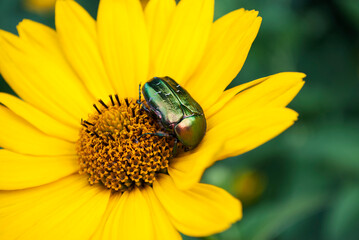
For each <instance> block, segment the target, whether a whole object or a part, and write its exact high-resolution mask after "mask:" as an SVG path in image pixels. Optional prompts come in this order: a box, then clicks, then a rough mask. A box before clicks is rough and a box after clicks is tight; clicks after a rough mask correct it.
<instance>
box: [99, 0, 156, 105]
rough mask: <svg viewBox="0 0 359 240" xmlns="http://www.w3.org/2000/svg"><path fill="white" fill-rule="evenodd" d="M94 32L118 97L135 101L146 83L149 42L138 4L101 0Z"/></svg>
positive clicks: (135, 2) (126, 0) (134, 2)
mask: <svg viewBox="0 0 359 240" xmlns="http://www.w3.org/2000/svg"><path fill="white" fill-rule="evenodd" d="M97 19H98V20H97V28H98V34H99V35H98V36H99V45H100V50H101V54H102V57H103V59H104V62H105V65H106V68H107V71H108V73H109V76H110V78H111V81H112V83H113V85H114V87H115V90H116V92H117V93H118V94H119V95H120V96H121V97H132V98H138V85H139V83H141V82H144V81H146V80H147V75H148V68H149V46H148V45H149V41H148V36H147V30H146V25H145V20H144V15H143V10H142V6H141V3H140V1H134V0H121V1H118V0H102V1H101V2H100V6H99V10H98V17H97Z"/></svg>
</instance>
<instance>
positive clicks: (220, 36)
mask: <svg viewBox="0 0 359 240" xmlns="http://www.w3.org/2000/svg"><path fill="white" fill-rule="evenodd" d="M257 14H258V12H256V11H243V10H237V11H234V12H231V13H229V14H227V15H226V16H224V17H222V18H220V19H218V20H217V21H216V22H215V23H214V25H213V28H212V31H211V35H210V37H209V42H208V45H207V48H206V50H205V54H204V56H203V58H202V61H201V63H200V65H199V66H198V69H197V70H196V72H195V73H194V74H193V76H191V78H190V80H189V81H188V84H187V85H186V88H187V90H188V91H189V92H190V93H191V94H192V95H193V97H194V98H195V99H196V101H198V102H199V103H200V104H201V106H202V107H203V108H204V109H208V108H209V107H210V106H211V105H212V104H214V103H215V102H216V100H217V99H218V97H219V96H220V95H221V94H222V92H223V91H224V89H225V88H226V87H227V86H228V84H229V83H230V82H231V81H232V80H233V79H234V78H235V77H236V75H237V74H238V73H239V71H240V70H241V68H242V66H243V64H244V62H245V60H246V58H247V55H248V52H249V49H250V47H251V45H252V43H253V41H254V39H255V37H256V36H257V33H258V30H259V27H260V24H261V18H260V17H257Z"/></svg>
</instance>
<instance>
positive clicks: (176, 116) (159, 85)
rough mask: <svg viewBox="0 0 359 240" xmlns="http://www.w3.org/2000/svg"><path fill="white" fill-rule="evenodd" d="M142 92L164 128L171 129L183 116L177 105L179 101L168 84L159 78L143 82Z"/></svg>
mask: <svg viewBox="0 0 359 240" xmlns="http://www.w3.org/2000/svg"><path fill="white" fill-rule="evenodd" d="M142 93H143V96H144V98H145V99H146V102H147V104H148V105H149V107H150V110H151V111H153V112H154V113H155V114H156V115H157V117H158V118H159V119H160V120H161V122H162V125H163V126H164V127H165V128H167V129H168V130H171V131H172V130H173V128H174V126H175V125H176V124H177V123H178V122H179V121H181V119H182V118H183V112H182V109H181V108H180V107H179V106H180V105H181V103H180V102H179V100H178V98H177V97H176V96H175V95H174V94H172V91H171V89H170V88H169V86H168V85H167V84H165V83H164V82H163V81H162V80H161V79H160V78H157V77H155V78H153V79H151V80H150V81H149V82H147V83H145V85H144V86H143V88H142Z"/></svg>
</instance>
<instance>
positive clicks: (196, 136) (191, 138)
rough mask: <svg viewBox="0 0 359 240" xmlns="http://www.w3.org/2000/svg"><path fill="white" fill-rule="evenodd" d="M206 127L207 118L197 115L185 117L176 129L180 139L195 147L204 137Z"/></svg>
mask: <svg viewBox="0 0 359 240" xmlns="http://www.w3.org/2000/svg"><path fill="white" fill-rule="evenodd" d="M206 129H207V123H206V118H205V117H204V116H203V115H197V116H191V117H188V118H185V119H183V120H182V121H181V122H179V123H178V124H177V125H176V127H175V129H174V130H175V133H176V135H177V138H178V140H180V141H181V142H182V143H183V144H184V145H185V146H187V147H189V148H195V147H196V146H197V145H198V144H199V143H200V142H201V140H202V139H203V137H204V135H205V133H206Z"/></svg>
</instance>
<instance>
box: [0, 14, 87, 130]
mask: <svg viewBox="0 0 359 240" xmlns="http://www.w3.org/2000/svg"><path fill="white" fill-rule="evenodd" d="M33 25H35V26H37V27H38V24H29V21H27V23H26V24H20V25H19V26H18V28H19V29H21V28H28V29H27V32H32V34H36V33H34V32H33V31H32V30H33V29H32V26H33ZM36 29H37V28H34V30H36ZM45 30H47V29H46V28H44V31H45ZM19 31H20V30H19ZM27 40H28V39H22V38H21V37H20V38H18V37H16V36H15V35H12V34H10V33H7V32H4V31H0V47H1V49H0V50H1V55H4V56H1V58H2V59H1V61H0V64H1V71H2V73H3V75H4V77H5V78H6V80H7V81H8V83H9V84H10V86H11V87H13V86H12V85H15V86H14V90H15V91H17V90H19V89H16V86H17V85H19V84H23V85H24V86H29V87H30V89H26V91H27V92H31V93H32V94H35V96H36V94H39V95H40V97H41V98H45V99H48V100H50V101H51V102H52V104H53V105H56V106H57V107H58V108H60V109H62V111H61V112H60V113H63V112H65V113H67V114H68V115H70V116H72V117H73V119H76V120H77V121H78V119H80V118H81V117H86V116H87V114H88V112H89V111H90V109H91V104H92V103H93V101H94V100H93V98H92V97H91V95H90V94H89V93H88V92H87V90H86V89H85V87H84V85H83V84H82V83H81V82H80V80H79V79H78V78H77V76H76V75H75V73H74V72H73V71H72V69H71V67H70V66H69V65H68V63H67V62H66V60H65V59H64V58H63V57H61V56H60V55H58V54H52V53H51V52H49V51H46V50H45V49H44V48H42V47H38V46H37V45H36V44H33V43H32V42H29V41H27ZM47 40H49V42H46V44H49V45H53V48H59V44H58V40H57V38H55V39H52V41H50V39H47ZM13 71H16V73H14V72H13ZM14 81H15V83H14ZM23 91H25V89H23ZM18 94H19V95H20V97H22V92H21V91H20V92H18ZM25 96H26V94H25ZM22 98H23V97H22ZM24 100H26V101H27V102H30V100H32V99H29V101H28V100H27V99H25V98H24ZM30 103H31V102H30ZM36 103H37V104H38V105H35V104H34V105H35V106H36V107H37V108H39V109H42V110H47V111H51V110H49V105H47V103H40V104H39V103H38V102H36ZM51 115H53V112H52V111H51ZM58 115H59V114H57V115H55V116H58ZM61 120H63V121H67V122H69V120H68V119H66V118H64V117H62V118H61ZM71 123H72V124H74V121H72V122H71Z"/></svg>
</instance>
